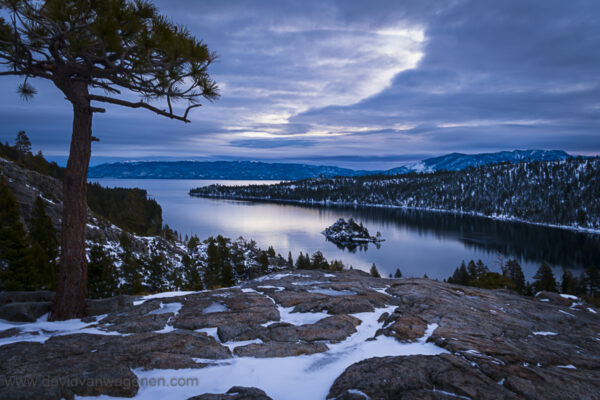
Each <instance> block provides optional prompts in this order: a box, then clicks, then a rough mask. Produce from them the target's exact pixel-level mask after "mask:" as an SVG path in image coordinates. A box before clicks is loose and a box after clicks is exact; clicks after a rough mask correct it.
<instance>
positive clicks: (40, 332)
mask: <svg viewBox="0 0 600 400" xmlns="http://www.w3.org/2000/svg"><path fill="white" fill-rule="evenodd" d="M104 317H106V315H100V316H98V317H96V319H95V320H94V321H93V322H83V321H82V320H81V319H69V320H66V321H48V314H44V315H43V316H41V317H40V318H39V319H38V320H37V321H35V322H30V323H23V322H12V321H5V320H1V319H0V331H4V330H8V329H13V328H16V329H19V330H20V333H19V335H17V336H10V337H5V338H0V346H3V345H5V344H10V343H17V342H39V343H45V342H46V340H48V339H50V338H51V337H53V336H60V335H70V334H73V333H90V334H96V335H122V334H121V333H119V332H112V331H110V332H109V331H104V330H100V329H98V328H95V327H94V325H95V324H96V323H97V322H98V321H100V320H102V319H103V318H104Z"/></svg>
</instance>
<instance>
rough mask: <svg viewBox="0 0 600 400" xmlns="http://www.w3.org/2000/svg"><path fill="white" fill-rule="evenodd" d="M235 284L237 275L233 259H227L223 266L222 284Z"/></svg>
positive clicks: (224, 285)
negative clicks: (235, 274) (232, 264)
mask: <svg viewBox="0 0 600 400" xmlns="http://www.w3.org/2000/svg"><path fill="white" fill-rule="evenodd" d="M233 285H235V276H234V275H233V267H232V266H231V261H230V260H226V261H225V262H224V263H223V267H222V268H221V286H223V287H229V286H233Z"/></svg>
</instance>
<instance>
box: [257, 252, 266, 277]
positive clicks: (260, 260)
mask: <svg viewBox="0 0 600 400" xmlns="http://www.w3.org/2000/svg"><path fill="white" fill-rule="evenodd" d="M256 261H258V264H259V265H260V268H261V270H262V272H264V273H267V272H269V256H268V255H267V252H266V251H262V252H261V253H260V256H259V257H258V260H256Z"/></svg>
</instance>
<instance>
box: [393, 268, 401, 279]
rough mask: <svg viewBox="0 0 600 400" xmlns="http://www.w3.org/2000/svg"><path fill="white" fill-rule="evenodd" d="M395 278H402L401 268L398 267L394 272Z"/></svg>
mask: <svg viewBox="0 0 600 400" xmlns="http://www.w3.org/2000/svg"><path fill="white" fill-rule="evenodd" d="M394 278H396V279H398V278H402V272H400V268H396V272H395V273H394Z"/></svg>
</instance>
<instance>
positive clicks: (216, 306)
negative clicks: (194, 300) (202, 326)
mask: <svg viewBox="0 0 600 400" xmlns="http://www.w3.org/2000/svg"><path fill="white" fill-rule="evenodd" d="M225 311H229V308H227V306H226V305H225V304H223V303H217V302H214V303H212V304H211V305H209V306H208V307H206V308H205V309H204V310H202V314H212V313H218V312H225Z"/></svg>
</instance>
